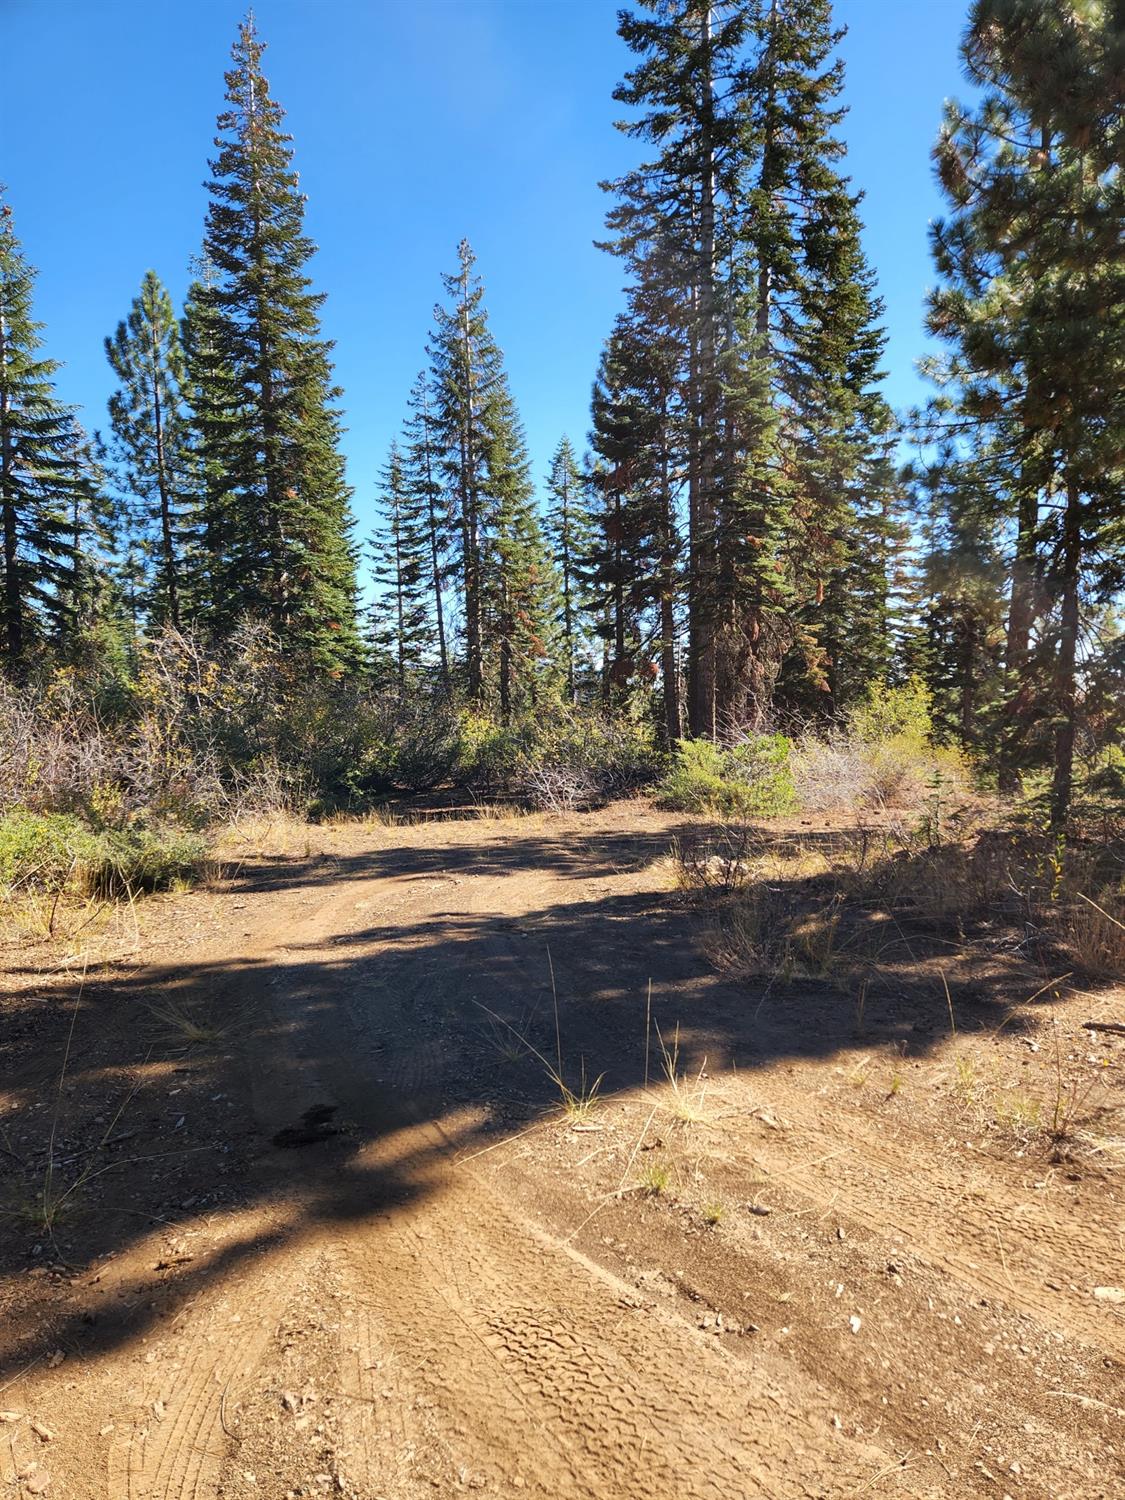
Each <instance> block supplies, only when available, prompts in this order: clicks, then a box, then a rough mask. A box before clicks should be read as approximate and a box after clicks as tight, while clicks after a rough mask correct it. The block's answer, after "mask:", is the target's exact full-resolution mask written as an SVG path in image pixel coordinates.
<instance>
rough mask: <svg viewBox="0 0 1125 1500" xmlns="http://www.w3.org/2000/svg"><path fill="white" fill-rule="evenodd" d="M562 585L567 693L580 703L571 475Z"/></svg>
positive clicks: (566, 485)
mask: <svg viewBox="0 0 1125 1500" xmlns="http://www.w3.org/2000/svg"><path fill="white" fill-rule="evenodd" d="M562 506H563V513H562V575H563V576H562V585H563V637H564V640H565V642H566V692H567V697H568V698H569V699H570V701H571V703H577V702H578V694H577V691H576V690H575V686H574V613H573V605H572V602H571V590H570V475H569V474H564V475H563V493H562Z"/></svg>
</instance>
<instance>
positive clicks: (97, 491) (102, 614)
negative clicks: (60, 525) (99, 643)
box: [56, 422, 121, 655]
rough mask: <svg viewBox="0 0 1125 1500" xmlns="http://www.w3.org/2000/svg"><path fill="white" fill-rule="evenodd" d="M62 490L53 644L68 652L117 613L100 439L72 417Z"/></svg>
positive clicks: (112, 518) (111, 519) (110, 500)
mask: <svg viewBox="0 0 1125 1500" xmlns="http://www.w3.org/2000/svg"><path fill="white" fill-rule="evenodd" d="M67 457H68V463H67V467H66V469H65V470H64V474H63V477H64V480H65V489H64V491H63V495H64V499H65V503H66V511H67V531H68V537H67V542H68V545H67V558H66V563H65V565H64V567H63V569H62V570H61V572H60V574H59V579H58V585H57V590H56V594H57V604H58V613H57V624H56V631H57V637H58V638H57V642H56V644H57V646H58V649H59V650H60V652H61V653H62V654H64V655H73V652H74V650H75V649H76V648H77V646H78V645H79V644H80V643H81V641H82V640H83V638H89V637H90V636H91V635H94V634H96V633H97V631H98V628H99V626H100V625H101V624H102V623H103V622H104V621H105V620H106V619H107V618H108V617H109V616H110V615H114V614H116V613H117V609H118V604H119V599H118V594H117V589H116V579H115V571H116V562H117V547H118V540H119V532H120V521H121V517H120V508H119V506H118V505H117V504H116V502H115V500H114V497H113V496H112V494H111V493H110V491H109V487H108V485H107V484H106V475H105V468H104V465H103V462H102V449H101V444H100V441H99V440H98V438H97V435H96V434H95V438H94V441H92V442H91V441H90V439H88V438H87V436H86V434H85V433H84V432H83V430H82V428H81V426H80V425H79V424H78V422H74V423H73V424H72V428H71V434H70V444H69V452H68V455H67Z"/></svg>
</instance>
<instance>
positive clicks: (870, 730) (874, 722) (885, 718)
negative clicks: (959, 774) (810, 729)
mask: <svg viewBox="0 0 1125 1500" xmlns="http://www.w3.org/2000/svg"><path fill="white" fill-rule="evenodd" d="M846 722H847V726H848V729H849V730H850V731H851V733H852V734H853V735H854V736H855V737H856V739H859V740H863V741H864V742H865V743H867V744H875V743H877V742H880V741H886V740H893V739H903V738H904V739H911V740H915V741H921V742H924V743H926V744H928V743H929V742H930V741H931V740H932V739H933V736H934V721H933V712H932V701H931V698H930V690H929V688H927V687H926V685H925V683H924V682H923V681H922V679H921V678H920V677H911V678H910V680H909V681H908V682H904V683H902V684H901V686H899V687H888V686H887V685H886V684H885V683H882V682H873V683H872V684H871V686H870V687H869V688H868V689H867V697H866V698H865V700H864V702H863V703H861V704H859V705H858V706H857V707H855V708H853V709H852V710H851V711H850V712H849V714H848V716H847V721H846Z"/></svg>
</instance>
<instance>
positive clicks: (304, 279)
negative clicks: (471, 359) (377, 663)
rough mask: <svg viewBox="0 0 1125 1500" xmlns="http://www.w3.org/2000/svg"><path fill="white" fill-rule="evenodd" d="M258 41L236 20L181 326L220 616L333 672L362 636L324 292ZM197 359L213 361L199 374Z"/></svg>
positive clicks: (219, 622)
mask: <svg viewBox="0 0 1125 1500" xmlns="http://www.w3.org/2000/svg"><path fill="white" fill-rule="evenodd" d="M263 50H264V48H263V44H262V43H261V42H260V41H259V39H258V36H257V33H256V32H255V29H254V25H253V22H252V21H251V20H246V21H244V22H243V24H242V26H241V27H240V29H239V35H238V40H237V41H236V43H235V45H234V48H233V52H232V58H233V66H232V67H231V69H230V70H229V71H228V73H227V75H226V86H227V103H228V107H227V109H226V110H225V111H224V112H223V113H222V114H220V116H219V121H218V130H219V134H218V136H217V137H216V145H217V147H218V154H217V155H216V157H215V159H214V160H213V161H212V163H211V168H212V173H213V176H212V180H211V181H210V183H209V184H208V188H209V191H210V194H211V203H210V206H209V208H208V211H207V225H206V233H205V238H204V251H205V257H206V261H207V262H208V263H209V265H210V267H212V268H213V280H212V282H211V284H210V285H207V284H203V285H199V286H197V287H196V288H195V289H194V291H193V297H192V299H191V303H190V307H189V321H190V320H191V318H193V317H194V318H197V319H199V320H200V321H201V322H202V327H201V328H200V329H199V330H198V331H196V332H193V333H192V334H191V335H190V336H189V346H190V348H191V349H192V357H193V365H194V373H193V380H194V385H195V390H196V392H197V393H198V394H197V395H196V397H195V398H194V399H195V401H196V402H197V403H198V404H197V406H196V413H197V423H198V428H199V440H200V447H201V450H202V459H203V463H204V464H205V465H206V466H207V467H208V470H209V473H210V475H211V480H212V484H213V485H216V486H218V485H221V486H222V488H221V490H220V489H218V488H216V490H215V492H214V493H212V495H211V497H210V504H209V506H208V513H207V515H206V516H205V523H206V526H207V529H208V533H209V535H208V546H209V548H210V549H211V550H212V553H213V556H212V559H211V571H212V574H213V584H212V591H213V595H214V597H213V601H212V611H213V625H214V627H215V628H216V629H218V630H225V629H228V628H229V627H230V625H231V624H232V623H233V622H234V620H236V619H237V618H238V617H239V616H240V615H243V614H247V613H249V614H257V615H260V616H263V617H264V618H266V619H268V620H269V621H270V623H271V624H272V626H273V628H274V629H275V630H276V631H277V633H278V635H279V637H280V639H281V640H282V642H283V644H284V645H285V646H286V648H287V649H290V650H293V651H296V652H300V653H303V654H307V655H309V656H311V658H312V659H314V660H315V661H317V662H318V663H319V664H321V665H323V666H326V667H328V668H330V669H334V670H335V669H339V668H341V667H342V666H345V665H346V664H347V663H348V662H349V661H350V660H352V659H353V657H354V654H355V649H356V645H357V637H356V633H355V558H354V554H353V550H352V545H351V542H350V530H351V527H352V519H351V514H350V491H349V489H348V486H347V484H346V483H345V478H344V462H343V458H342V456H341V454H340V451H339V442H340V434H341V425H340V416H339V413H338V411H337V410H336V406H335V401H336V398H337V396H338V395H339V391H338V389H337V387H336V386H335V385H334V383H333V379H332V365H331V359H330V355H331V344H330V343H329V342H328V341H327V340H326V339H324V338H323V337H322V335H321V332H320V309H321V306H322V304H323V301H324V297H323V294H320V293H316V292H314V291H312V289H311V283H310V280H309V277H308V275H307V271H306V267H307V265H308V262H309V260H310V259H311V257H312V255H313V253H314V248H315V247H314V246H313V244H312V242H311V240H309V238H308V237H307V235H306V234H305V232H304V197H303V195H302V194H301V192H300V190H299V188H298V183H297V174H296V172H295V171H294V169H293V163H292V156H293V153H292V148H291V145H290V141H291V137H289V136H288V135H286V134H285V133H284V132H283V130H282V119H283V111H282V110H281V107H280V106H279V105H278V104H277V102H276V101H275V100H274V99H273V97H272V95H271V94H270V91H269V85H268V83H267V81H266V79H265V77H264V75H263V73H262V67H261V59H262V52H263ZM201 365H207V366H209V367H210V372H209V373H210V376H211V379H209V380H208V381H206V382H203V380H202V376H201V369H200V367H201ZM219 476H221V479H220V478H219Z"/></svg>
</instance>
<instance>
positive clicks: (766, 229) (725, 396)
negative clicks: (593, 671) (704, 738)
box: [608, 0, 886, 735]
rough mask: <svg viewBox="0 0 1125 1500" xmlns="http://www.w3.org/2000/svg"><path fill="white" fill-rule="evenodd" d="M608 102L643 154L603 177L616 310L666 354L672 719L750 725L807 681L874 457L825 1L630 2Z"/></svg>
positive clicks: (859, 287)
mask: <svg viewBox="0 0 1125 1500" xmlns="http://www.w3.org/2000/svg"><path fill="white" fill-rule="evenodd" d="M646 10H647V11H649V12H655V15H654V16H653V17H652V18H650V17H649V16H643V17H638V16H636V15H632V14H629V13H623V14H622V17H621V23H620V31H621V35H622V37H623V38H624V40H625V41H626V43H627V44H628V45H629V46H630V48H631V49H632V50H633V51H634V52H635V53H637V54H638V56H639V58H640V61H639V63H638V65H637V67H636V68H635V69H634V70H633V71H632V72H631V73H630V74H628V75H627V78H626V81H625V83H624V84H623V85H622V86H621V87H620V88H619V89H618V90H617V92H616V95H615V97H616V98H618V99H619V100H621V101H622V102H623V103H625V104H627V105H630V106H632V107H633V108H636V109H642V110H644V111H646V112H645V113H643V114H642V115H641V116H640V117H639V118H636V119H634V120H632V121H631V122H629V123H627V124H625V125H624V126H623V127H622V128H623V129H625V130H626V131H627V132H628V133H629V134H631V135H634V136H639V137H640V138H642V139H644V140H646V141H647V142H649V143H651V144H652V145H653V146H654V147H655V148H656V154H655V156H654V159H652V160H650V161H648V162H646V163H645V164H644V165H643V166H641V167H639V168H637V169H636V170H635V171H633V172H631V173H629V174H627V175H626V176H625V177H623V178H622V179H621V180H620V181H618V182H616V183H613V184H609V186H610V187H611V189H612V190H613V191H614V193H615V194H616V197H617V203H616V205H615V207H614V208H613V209H612V210H611V212H610V214H609V216H608V224H609V227H610V229H611V230H612V231H613V232H614V236H615V237H614V239H613V241H612V242H611V244H610V246H609V248H611V249H613V250H614V251H615V252H616V253H617V254H619V255H621V256H623V257H624V258H625V259H626V261H627V264H628V267H629V272H630V288H629V295H630V308H631V315H632V317H633V318H634V320H635V321H636V323H637V325H638V327H639V328H642V329H643V330H644V331H645V334H646V335H647V336H648V337H650V338H655V337H660V338H663V339H665V340H668V341H670V342H671V343H672V344H673V345H674V346H675V348H676V356H675V361H674V363H675V389H674V392H673V394H672V403H671V404H672V406H673V407H674V408H675V426H676V428H677V429H678V431H679V432H680V433H681V434H682V448H683V460H682V462H683V469H684V472H685V479H686V489H687V521H688V526H687V532H688V538H687V539H688V569H687V613H688V636H689V649H688V677H689V693H688V697H689V711H690V712H689V718H690V723H691V728H692V731H693V733H696V734H701V733H707V734H712V735H714V734H716V733H718V732H724V733H728V732H737V731H738V730H739V729H740V728H741V727H743V726H746V725H752V724H754V723H756V722H761V721H762V719H763V718H765V717H766V716H767V715H768V712H769V709H770V705H771V701H772V698H773V692H774V686H775V683H776V681H777V678H778V674H779V672H780V671H781V668H782V665H783V663H784V661H785V658H786V656H787V655H788V654H789V653H790V652H791V651H793V650H794V649H797V650H798V651H799V652H800V654H801V656H802V658H803V660H804V662H805V663H806V665H807V667H808V669H809V670H810V671H815V672H819V673H820V674H821V675H822V676H823V649H822V648H821V647H820V646H819V645H818V642H817V639H816V636H817V632H816V629H815V626H814V624H813V623H812V621H811V619H810V618H809V617H810V616H811V615H812V612H813V611H814V610H815V609H816V608H817V607H818V606H819V605H820V604H821V602H822V601H823V599H824V597H825V595H826V580H830V578H831V576H832V574H833V572H834V571H835V570H838V569H839V568H840V567H841V566H843V564H844V562H845V560H846V557H847V550H848V549H847V539H848V535H849V531H850V528H851V524H852V520H853V517H852V515H851V504H852V501H853V498H854V495H855V490H856V486H857V483H858V480H859V476H860V473H861V471H862V469H863V467H864V466H865V464H866V465H869V464H870V462H871V461H872V459H873V457H874V456H875V454H877V453H878V452H879V451H880V448H881V438H882V433H883V431H884V430H885V426H886V409H885V406H884V405H883V404H882V402H881V401H880V400H879V398H878V396H877V392H876V383H877V380H878V377H879V370H878V363H879V358H880V355H881V351H882V343H883V335H882V333H881V330H880V328H879V316H880V313H881V306H880V304H879V301H878V299H877V297H876V296H875V294H874V289H873V282H872V277H871V273H870V271H869V269H868V268H867V265H866V262H865V260H864V257H863V253H862V248H861V244H860V224H859V218H858V203H859V195H858V194H856V193H854V192H852V190H851V189H850V186H849V184H848V181H847V179H846V178H845V177H844V176H843V175H842V174H841V172H840V171H839V168H838V165H837V164H838V162H839V160H840V158H841V157H842V155H843V149H844V148H843V145H842V143H841V142H840V140H839V139H838V137H837V135H836V127H837V125H838V124H839V121H840V119H841V117H842V111H841V110H840V109H839V108H838V106H837V105H836V103H835V100H836V98H837V96H838V94H839V91H840V88H841V85H842V67H841V64H840V63H839V62H838V61H833V60H832V57H833V53H834V51H835V48H836V46H837V43H838V41H839V37H840V34H841V33H839V32H838V31H835V30H834V29H833V27H832V24H831V11H830V7H829V4H828V0H770V3H768V4H765V3H761V0H732V3H730V4H725V5H721V6H720V5H716V4H712V3H709V0H676V3H665V0H650V3H647V4H646Z"/></svg>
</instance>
